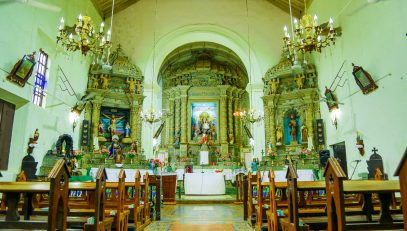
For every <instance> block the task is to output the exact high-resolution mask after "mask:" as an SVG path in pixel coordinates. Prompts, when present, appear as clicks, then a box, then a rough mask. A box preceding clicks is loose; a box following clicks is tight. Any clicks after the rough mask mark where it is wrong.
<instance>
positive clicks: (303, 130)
mask: <svg viewBox="0 0 407 231" xmlns="http://www.w3.org/2000/svg"><path fill="white" fill-rule="evenodd" d="M301 141H302V142H303V143H306V142H308V128H307V126H305V124H303V125H302V126H301Z"/></svg>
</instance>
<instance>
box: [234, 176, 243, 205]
mask: <svg viewBox="0 0 407 231" xmlns="http://www.w3.org/2000/svg"><path fill="white" fill-rule="evenodd" d="M243 176H244V173H239V174H237V175H236V179H235V188H236V201H235V203H236V204H241V203H242V202H243Z"/></svg>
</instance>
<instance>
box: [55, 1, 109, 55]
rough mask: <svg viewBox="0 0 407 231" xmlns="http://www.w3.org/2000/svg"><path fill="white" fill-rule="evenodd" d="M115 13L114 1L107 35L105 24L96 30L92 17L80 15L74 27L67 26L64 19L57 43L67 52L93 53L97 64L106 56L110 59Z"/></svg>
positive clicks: (59, 28)
mask: <svg viewBox="0 0 407 231" xmlns="http://www.w3.org/2000/svg"><path fill="white" fill-rule="evenodd" d="M113 11H114V0H113V3H112V17H111V19H110V28H109V29H108V30H107V32H106V33H105V23H104V22H102V23H101V24H100V26H99V28H96V26H94V25H93V22H92V18H91V17H90V16H87V15H82V14H79V16H78V18H77V19H76V23H75V24H74V25H73V26H66V25H65V21H64V18H63V17H62V18H61V20H60V24H59V27H58V35H57V43H60V44H61V45H62V46H63V47H64V48H65V49H66V50H67V51H72V52H75V51H80V52H81V53H82V55H85V56H86V55H87V54H88V53H91V54H92V55H93V56H94V58H95V60H96V62H99V61H100V62H101V61H102V59H103V57H104V56H106V57H107V59H108V56H109V55H110V48H111V47H112V44H111V38H112V22H113ZM97 29H98V30H97ZM106 53H107V54H106Z"/></svg>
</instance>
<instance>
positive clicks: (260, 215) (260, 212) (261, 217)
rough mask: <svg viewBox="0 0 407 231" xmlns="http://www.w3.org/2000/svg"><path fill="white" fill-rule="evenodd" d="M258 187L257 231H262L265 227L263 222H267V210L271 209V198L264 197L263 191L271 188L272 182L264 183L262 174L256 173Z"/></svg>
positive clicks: (256, 206)
mask: <svg viewBox="0 0 407 231" xmlns="http://www.w3.org/2000/svg"><path fill="white" fill-rule="evenodd" d="M256 187H257V204H256V205H255V211H256V224H255V228H256V230H258V231H260V230H261V229H262V226H263V221H267V216H266V210H267V209H268V208H269V202H268V201H269V197H267V195H266V196H264V195H263V191H265V189H266V188H267V187H270V182H262V177H261V172H260V171H257V172H256Z"/></svg>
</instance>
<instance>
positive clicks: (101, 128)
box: [98, 121, 104, 136]
mask: <svg viewBox="0 0 407 231" xmlns="http://www.w3.org/2000/svg"><path fill="white" fill-rule="evenodd" d="M98 131H99V136H103V133H104V129H103V123H102V121H99V125H98Z"/></svg>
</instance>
